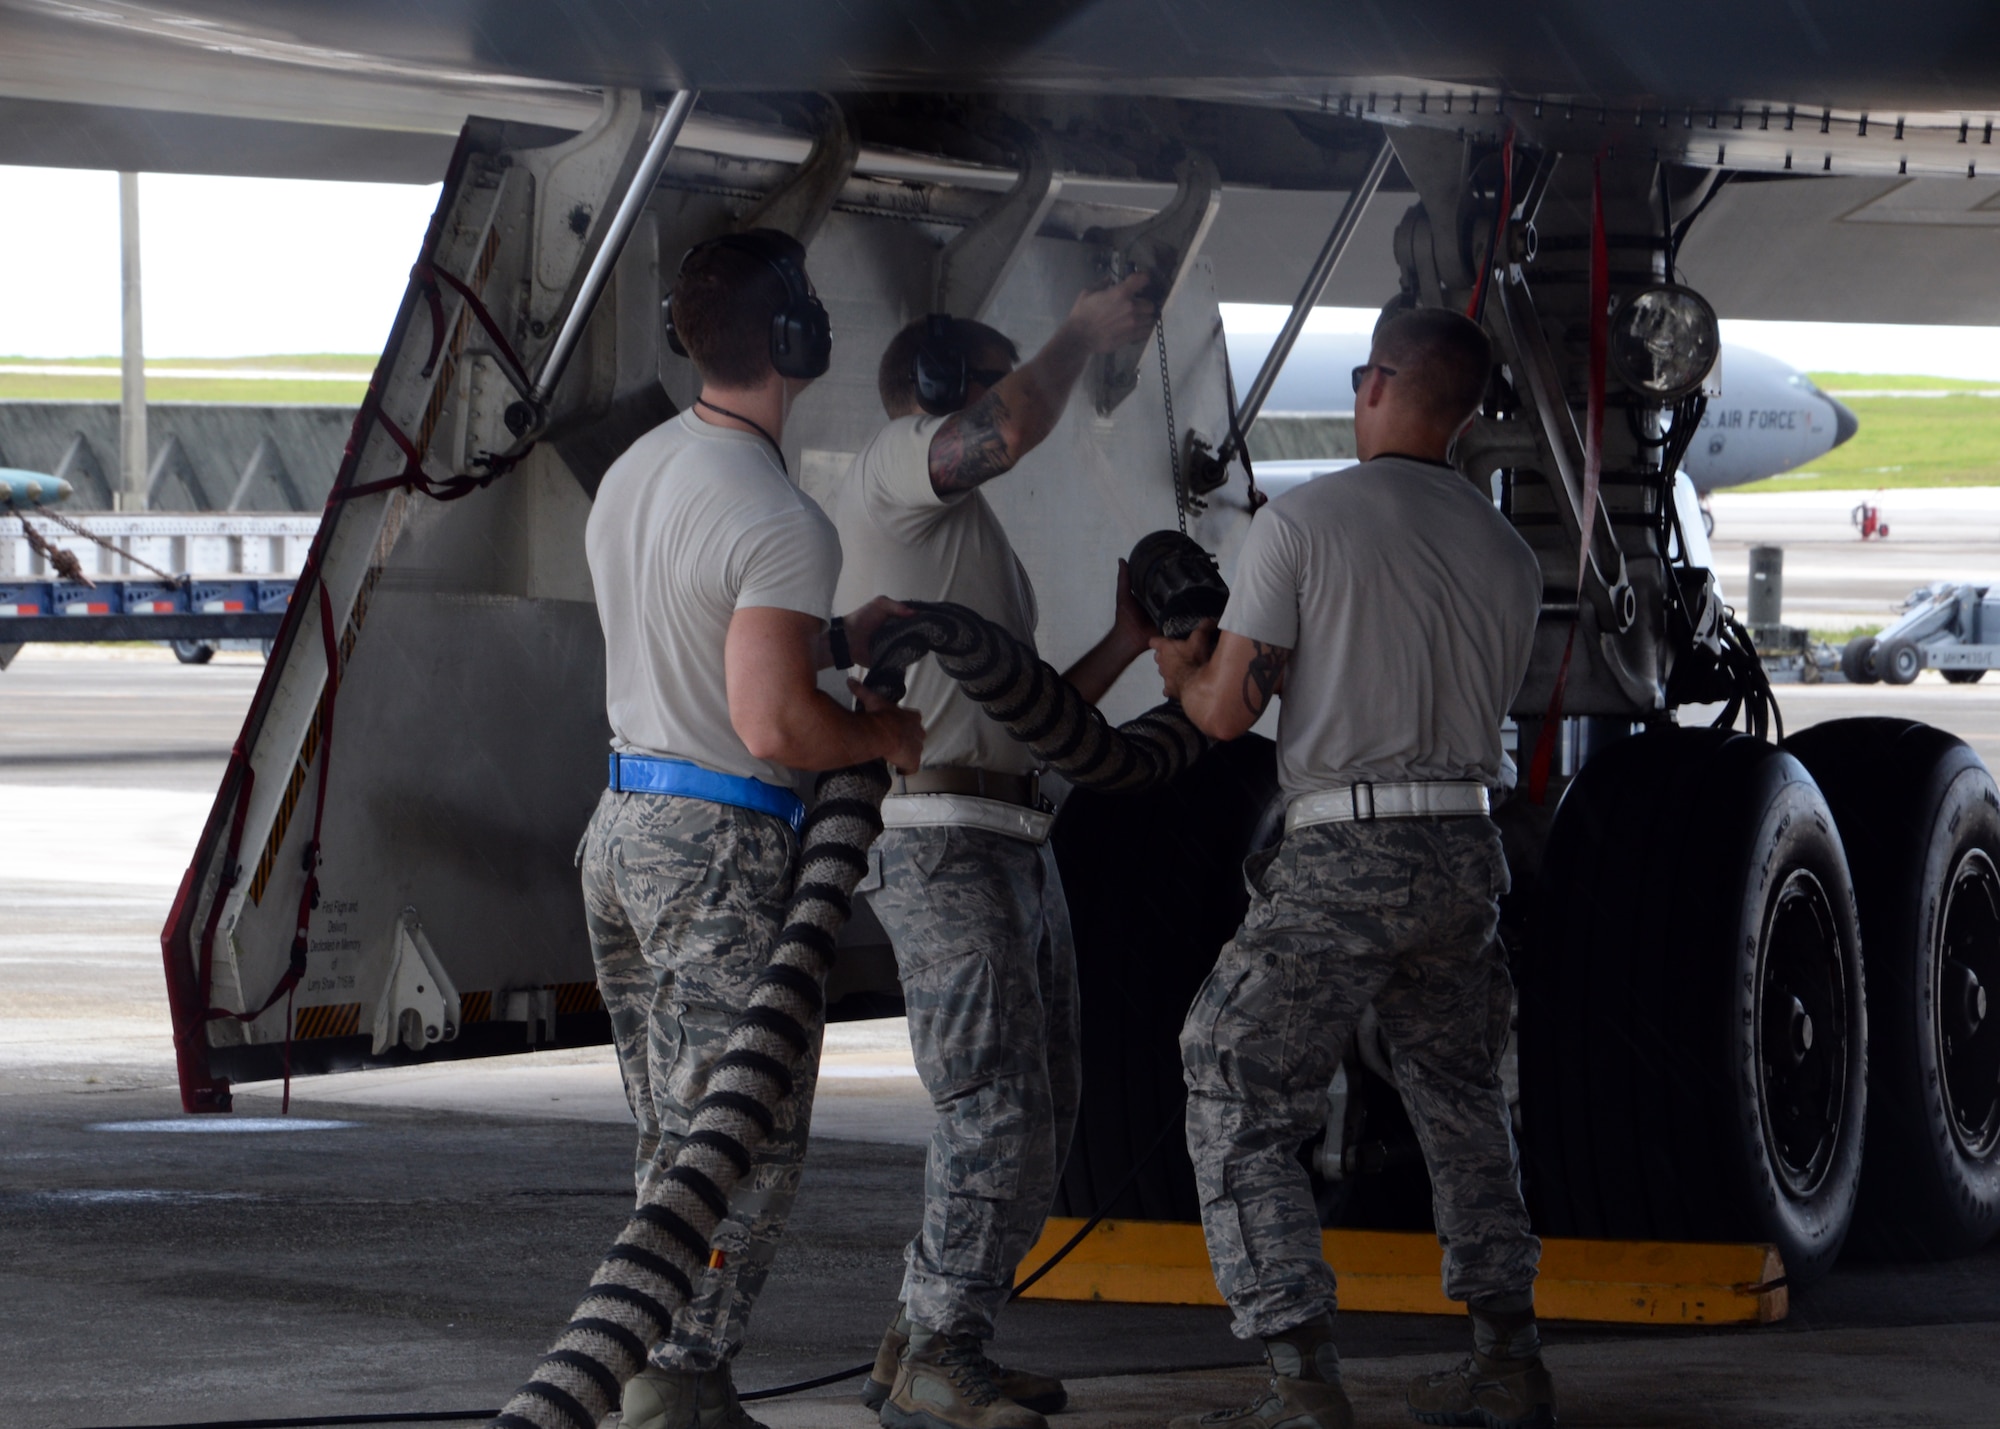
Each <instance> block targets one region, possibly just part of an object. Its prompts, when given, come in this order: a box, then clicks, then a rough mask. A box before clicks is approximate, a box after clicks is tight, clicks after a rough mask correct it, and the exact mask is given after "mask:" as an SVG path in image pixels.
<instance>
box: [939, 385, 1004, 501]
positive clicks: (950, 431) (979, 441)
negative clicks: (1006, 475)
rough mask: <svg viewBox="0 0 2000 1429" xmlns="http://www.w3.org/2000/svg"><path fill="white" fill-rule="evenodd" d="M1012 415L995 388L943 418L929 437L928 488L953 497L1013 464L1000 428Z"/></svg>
mask: <svg viewBox="0 0 2000 1429" xmlns="http://www.w3.org/2000/svg"><path fill="white" fill-rule="evenodd" d="M1011 415H1012V413H1010V412H1009V411H1008V409H1007V403H1006V401H1005V400H1004V399H1002V397H1001V396H1000V394H999V392H998V391H991V392H988V393H987V394H986V395H985V396H983V397H981V398H980V399H979V400H978V401H977V402H974V403H973V404H972V405H971V406H970V407H967V408H966V409H965V410H964V411H962V412H954V413H953V414H952V415H951V416H949V417H947V418H945V422H944V425H943V426H941V427H939V428H938V429H937V435H936V436H934V437H932V438H931V489H932V490H933V491H935V492H937V494H938V495H939V496H953V495H956V494H957V493H959V492H961V491H970V490H972V489H973V488H974V487H976V486H978V485H980V484H981V483H982V482H987V481H991V480H992V479H993V478H994V477H996V476H998V475H999V474H1000V473H1001V472H1003V471H1005V470H1007V468H1009V467H1011V466H1012V465H1013V464H1014V458H1013V457H1012V456H1011V455H1009V454H1008V451H1007V438H1006V436H1005V435H1004V434H1003V432H1002V430H1001V429H1002V427H1004V426H1005V425H1006V424H1007V421H1008V419H1009V417H1010V416H1011Z"/></svg>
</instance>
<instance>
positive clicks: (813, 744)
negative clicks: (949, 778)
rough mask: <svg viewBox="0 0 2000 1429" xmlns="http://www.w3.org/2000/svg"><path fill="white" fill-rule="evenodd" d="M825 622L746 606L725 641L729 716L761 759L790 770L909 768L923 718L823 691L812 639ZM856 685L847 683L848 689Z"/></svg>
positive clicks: (919, 747) (917, 755)
mask: <svg viewBox="0 0 2000 1429" xmlns="http://www.w3.org/2000/svg"><path fill="white" fill-rule="evenodd" d="M822 624H823V622H821V621H820V620H818V619H817V618H816V617H814V616H810V615H806V614H804V613H803V612H801V611H796V610H781V609H778V608H777V607H775V606H747V607H745V608H743V609H740V610H738V611H737V612H736V613H735V615H733V616H731V617H730V620H729V634H728V637H727V640H726V642H725V643H724V645H723V670H724V679H725V682H726V684H727V686H728V691H727V693H728V696H729V723H730V724H731V725H732V726H734V728H735V730H736V734H737V737H738V738H740V739H741V740H742V741H743V745H744V748H746V749H748V750H749V751H750V753H751V754H753V755H755V756H756V757H757V758H759V759H769V760H771V761H772V762H774V763H777V764H784V765H787V766H789V767H791V768H793V769H840V768H844V767H845V766H847V765H849V764H865V763H866V762H867V761H869V760H871V759H887V760H888V761H889V762H890V763H891V764H892V765H894V766H895V767H896V768H898V769H900V770H902V771H904V772H905V773H908V772H909V771H911V770H914V769H915V768H917V767H918V764H919V762H920V761H921V759H922V755H923V746H924V726H923V719H922V717H921V716H919V715H918V714H917V712H916V711H915V710H906V709H902V708H900V707H898V706H896V705H892V704H889V703H888V702H887V701H885V700H882V699H880V698H879V697H876V696H873V695H869V694H864V695H863V696H862V701H863V704H864V705H866V706H867V708H865V709H862V710H847V709H842V708H841V707H840V705H838V704H837V703H835V702H834V701H833V700H831V699H828V698H827V696H826V695H825V694H824V693H822V692H821V690H820V688H819V685H818V684H817V682H816V681H815V679H814V675H815V672H816V669H817V668H818V667H819V666H818V662H817V659H816V655H815V645H816V644H817V643H818V636H819V634H820V628H821V625H822ZM852 687H853V686H852V685H851V683H850V688H852Z"/></svg>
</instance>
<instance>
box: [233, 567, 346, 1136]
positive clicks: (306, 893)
mask: <svg viewBox="0 0 2000 1429" xmlns="http://www.w3.org/2000/svg"><path fill="white" fill-rule="evenodd" d="M314 575H315V579H316V578H317V571H315V572H314ZM316 583H317V585H318V590H319V631H320V639H321V640H322V641H323V642H324V643H325V645H326V689H325V691H324V692H323V693H322V694H321V696H320V706H319V794H318V798H317V799H315V800H314V803H313V822H312V837H311V838H310V839H308V840H307V841H306V846H305V849H304V852H303V853H302V855H301V859H302V862H303V863H304V865H305V874H306V881H305V886H304V887H303V888H301V889H300V890H299V911H298V917H297V919H296V920H295V921H294V925H293V930H292V954H291V961H290V963H289V964H288V965H287V966H286V968H285V974H284V976H283V977H281V978H279V979H278V982H277V985H276V986H275V987H273V988H272V989H271V995H270V996H269V997H267V998H265V999H264V1001H263V1003H262V1004H261V1005H259V1006H258V1007H256V1008H254V1009H252V1010H251V1011H249V1012H231V1011H229V1010H228V1009H227V1008H221V1007H213V1006H211V1007H209V1008H208V1020H209V1021H211V1022H214V1021H217V1020H221V1019H228V1020H231V1021H236V1022H255V1021H256V1020H257V1019H258V1018H260V1017H262V1016H263V1015H264V1014H265V1013H266V1012H269V1011H270V1010H271V1009H272V1008H273V1007H274V1006H276V1005H277V1002H278V999H279V998H281V997H282V998H283V999H284V1000H285V1063H284V1079H285V1089H284V1097H283V1100H282V1101H281V1102H280V1103H279V1111H280V1113H281V1114H289V1113H290V1112H291V1109H292V998H293V995H294V994H295V993H296V992H297V991H298V986H299V983H300V982H301V981H302V980H303V979H304V978H305V975H306V951H307V948H308V946H309V937H310V934H311V931H312V914H313V909H315V908H317V907H318V906H319V837H320V827H321V825H322V823H323V822H324V820H325V818H326V779H327V770H328V768H329V767H330V766H331V765H332V763H333V704H334V697H335V696H336V695H337V694H338V693H339V690H340V642H339V640H338V639H337V638H336V637H335V635H334V630H333V603H332V602H331V601H330V600H329V599H328V598H327V591H326V583H325V582H324V581H319V580H317V579H316ZM249 800H250V779H249V770H248V768H247V767H246V768H245V770H244V781H243V786H242V791H241V793H239V795H238V796H237V801H236V816H235V819H234V821H233V822H232V825H231V828H230V833H229V852H228V855H227V861H226V863H225V866H224V873H223V881H222V882H221V883H220V884H218V885H217V888H216V893H215V901H214V903H213V904H211V905H210V907H209V912H208V923H207V926H206V927H205V928H204V929H203V931H202V950H201V981H202V997H203V1000H204V1004H206V1000H207V998H208V989H209V970H210V967H211V957H212V951H213V948H214V941H215V925H216V920H217V918H218V917H219V916H220V913H221V909H222V902H223V897H224V895H225V894H226V893H227V891H228V890H229V888H230V887H232V886H233V885H234V884H235V882H236V872H237V870H236V853H237V849H238V847H239V845H240V840H241V839H242V835H243V813H244V809H245V807H246V806H247V805H248V803H249Z"/></svg>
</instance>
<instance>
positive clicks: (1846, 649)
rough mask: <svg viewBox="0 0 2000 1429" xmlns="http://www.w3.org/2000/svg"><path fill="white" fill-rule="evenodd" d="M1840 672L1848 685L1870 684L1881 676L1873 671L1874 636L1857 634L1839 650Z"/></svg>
mask: <svg viewBox="0 0 2000 1429" xmlns="http://www.w3.org/2000/svg"><path fill="white" fill-rule="evenodd" d="M1840 673H1841V674H1842V675H1844V676H1846V678H1847V683H1848V684H1850V685H1872V684H1874V683H1875V682H1876V681H1878V680H1880V679H1881V678H1882V677H1881V676H1880V675H1879V674H1877V673H1876V672H1875V637H1874V636H1872V635H1857V636H1855V637H1854V638H1853V639H1852V640H1850V641H1848V642H1847V644H1846V645H1844V646H1842V647H1841V651H1840Z"/></svg>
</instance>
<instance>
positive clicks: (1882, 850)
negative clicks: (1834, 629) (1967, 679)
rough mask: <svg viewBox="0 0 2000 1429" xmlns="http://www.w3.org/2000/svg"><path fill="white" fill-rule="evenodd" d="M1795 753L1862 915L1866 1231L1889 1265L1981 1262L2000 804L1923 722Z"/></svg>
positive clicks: (1999, 933)
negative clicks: (1832, 830)
mask: <svg viewBox="0 0 2000 1429" xmlns="http://www.w3.org/2000/svg"><path fill="white" fill-rule="evenodd" d="M1952 673H1956V672H1952ZM1785 747H1786V748H1787V749H1788V750H1790V751H1791V752H1792V753H1793V754H1794V755H1796V756H1797V757H1798V759H1799V760H1800V762H1802V763H1803V764H1804V765H1805V766H1806V767H1807V768H1808V769H1810V770H1811V771H1812V772H1813V775H1814V777H1815V778H1816V779H1818V781H1819V785H1820V788H1821V789H1822V790H1824V791H1825V793H1826V797H1827V802H1828V804H1829V805H1831V807H1832V809H1833V815H1834V819H1835V820H1836V822H1837V823H1838V824H1839V825H1840V830H1841V836H1842V838H1843V839H1844V840H1845V842H1846V846H1847V855H1848V862H1849V865H1850V867H1852V869H1853V871H1854V894H1855V898H1856V901H1857V902H1858V903H1859V905H1860V909H1861V929H1862V939H1863V941H1862V950H1863V955H1864V960H1865V963H1866V966H1867V973H1868V1033H1869V1038H1870V1042H1871V1056H1870V1058H1869V1061H1870V1064H1871V1065H1870V1070H1869V1086H1868V1101H1869V1120H1868V1152H1867V1157H1866V1159H1865V1162H1864V1165H1863V1170H1862V1182H1861V1204H1860V1207H1859V1210H1858V1213H1857V1218H1856V1224H1855V1234H1856V1236H1857V1238H1858V1239H1859V1240H1861V1241H1862V1242H1863V1243H1865V1244H1866V1245H1867V1246H1868V1247H1869V1248H1870V1249H1873V1250H1876V1251H1878V1252H1882V1253H1888V1254H1894V1255H1911V1254H1915V1255H1919V1256H1926V1257H1936V1256H1948V1255H1962V1254H1966V1253H1968V1252H1970V1251H1973V1250H1976V1249H1978V1248H1979V1247H1980V1246H1982V1245H1984V1244H1985V1243H1986V1242H1987V1241H1989V1240H1991V1239H1992V1238H1993V1236H1994V1234H1995V1233H1996V1232H2000V1005H1995V1004H1996V1002H2000V791H1996V789H1995V787H1994V782H1993V777H1992V775H1991V774H1989V773H1988V772H1987V770H1986V767H1985V765H1984V764H1982V763H1981V762H1980V760H1979V756H1978V755H1976V754H1974V753H1973V751H1972V750H1971V749H1970V748H1969V747H1968V746H1967V745H1966V744H1965V742H1964V741H1963V740H1961V739H1958V738H1956V737H1955V736H1953V735H1950V734H1947V733H1945V732H1944V731H1943V730H1940V729H1934V728H1932V727H1931V726H1929V725H1925V724H1917V723H1915V722H1912V721H1909V720H1899V719H1845V720H1834V721H1832V722H1830V723H1828V724H1822V725H1817V726H1815V727H1814V728H1812V729H1809V730H1806V731H1804V732H1802V733H1801V734H1799V735H1798V736H1796V737H1795V738H1794V739H1792V740H1790V741H1788V742H1787V743H1786V746H1785Z"/></svg>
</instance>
